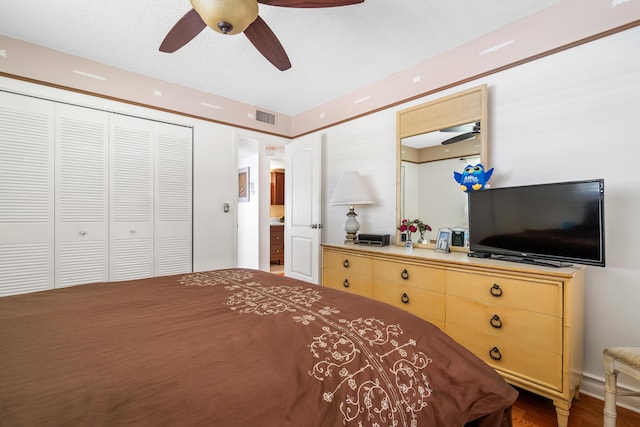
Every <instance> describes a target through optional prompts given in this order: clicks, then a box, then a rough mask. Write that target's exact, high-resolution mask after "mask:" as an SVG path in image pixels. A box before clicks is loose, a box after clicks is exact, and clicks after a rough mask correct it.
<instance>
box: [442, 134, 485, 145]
mask: <svg viewBox="0 0 640 427" xmlns="http://www.w3.org/2000/svg"><path fill="white" fill-rule="evenodd" d="M477 133H478V132H467V133H461V134H460V135H456V136H454V137H453V138H449V139H447V140H445V141H442V142H441V144H442V145H449V144H455V143H456V142H462V141H466V140H467V139H471V138H473V137H474V136H476V134H477Z"/></svg>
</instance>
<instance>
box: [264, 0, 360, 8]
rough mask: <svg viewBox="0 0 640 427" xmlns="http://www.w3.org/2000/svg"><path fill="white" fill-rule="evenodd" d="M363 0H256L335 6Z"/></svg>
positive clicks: (292, 5) (276, 4)
mask: <svg viewBox="0 0 640 427" xmlns="http://www.w3.org/2000/svg"><path fill="white" fill-rule="evenodd" d="M363 2H364V0H258V3H262V4H266V5H269V6H281V7H308V8H312V7H337V6H349V5H351V4H358V3H363Z"/></svg>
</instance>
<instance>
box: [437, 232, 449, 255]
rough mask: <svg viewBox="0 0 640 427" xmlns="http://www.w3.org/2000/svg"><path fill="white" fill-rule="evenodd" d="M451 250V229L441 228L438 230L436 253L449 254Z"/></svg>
mask: <svg viewBox="0 0 640 427" xmlns="http://www.w3.org/2000/svg"><path fill="white" fill-rule="evenodd" d="M450 248H451V229H450V228H441V229H440V230H438V237H437V239H436V252H449V250H450Z"/></svg>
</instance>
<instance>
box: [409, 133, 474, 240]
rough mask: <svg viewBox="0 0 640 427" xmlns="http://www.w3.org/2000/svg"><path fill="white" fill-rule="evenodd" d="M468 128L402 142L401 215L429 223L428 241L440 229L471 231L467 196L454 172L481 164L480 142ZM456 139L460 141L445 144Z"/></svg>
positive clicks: (412, 138)
mask: <svg viewBox="0 0 640 427" xmlns="http://www.w3.org/2000/svg"><path fill="white" fill-rule="evenodd" d="M474 125H475V123H472V124H471V125H470V126H471V129H473V127H474ZM465 126H468V125H464V126H459V128H460V130H457V131H455V132H450V131H444V130H441V131H435V132H429V133H427V134H422V135H417V136H414V137H410V138H403V139H402V146H401V151H400V152H401V160H402V162H401V170H400V188H401V194H400V216H401V217H402V218H409V219H415V218H418V219H421V220H422V221H424V222H425V223H427V224H429V225H430V226H431V228H432V231H431V232H426V233H425V238H426V239H429V240H430V241H432V240H435V236H436V233H437V232H438V229H440V228H461V229H467V228H468V224H467V195H466V193H464V192H463V191H462V190H461V189H460V186H459V185H458V184H457V183H456V182H455V180H454V179H453V172H454V171H457V172H462V170H463V169H464V167H465V166H467V165H468V164H472V165H475V164H478V163H480V142H479V141H478V139H477V138H476V137H475V135H473V136H472V137H471V138H469V136H468V133H469V131H467V130H466V129H465ZM452 138H457V141H458V142H452V143H449V144H446V145H443V142H446V141H449V140H451V139H452ZM463 138H465V139H463ZM453 144H457V145H456V146H454V145H453ZM447 157H450V158H447Z"/></svg>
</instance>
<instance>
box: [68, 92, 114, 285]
mask: <svg viewBox="0 0 640 427" xmlns="http://www.w3.org/2000/svg"><path fill="white" fill-rule="evenodd" d="M55 132H56V144H55V151H56V164H55V175H56V179H55V188H56V197H55V206H56V215H55V216H56V226H55V242H56V245H55V248H56V249H55V258H56V268H55V287H56V288H59V287H66V286H72V285H79V284H84V283H93V282H105V281H107V280H109V267H108V266H109V252H108V251H109V221H108V214H109V211H108V197H109V191H108V160H109V156H108V141H109V114H108V113H106V112H104V111H97V110H92V109H89V108H82V107H76V106H72V105H67V104H57V105H56V126H55Z"/></svg>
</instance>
